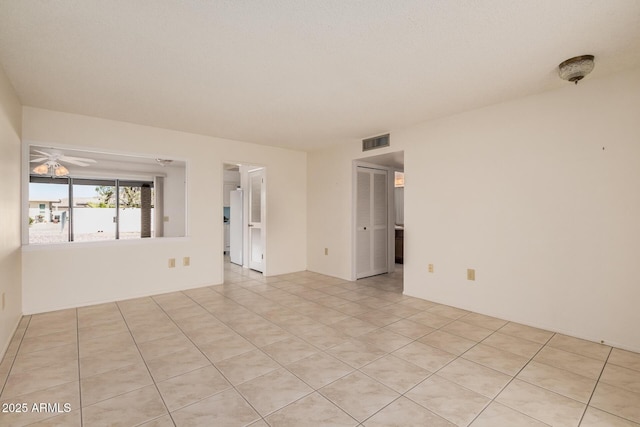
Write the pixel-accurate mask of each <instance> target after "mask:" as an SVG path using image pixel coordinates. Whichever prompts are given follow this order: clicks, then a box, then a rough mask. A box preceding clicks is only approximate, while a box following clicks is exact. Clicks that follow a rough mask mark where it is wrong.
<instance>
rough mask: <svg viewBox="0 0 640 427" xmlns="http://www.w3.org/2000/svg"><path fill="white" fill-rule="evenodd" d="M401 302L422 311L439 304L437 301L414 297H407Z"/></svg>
mask: <svg viewBox="0 0 640 427" xmlns="http://www.w3.org/2000/svg"><path fill="white" fill-rule="evenodd" d="M400 304H402V305H406V306H407V307H412V308H415V309H418V310H420V311H424V310H428V309H430V308H431V307H435V306H436V305H437V304H436V303H435V302H432V301H427V300H424V299H421V298H414V297H407V299H405V300H403V301H400Z"/></svg>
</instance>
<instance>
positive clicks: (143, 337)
mask: <svg viewBox="0 0 640 427" xmlns="http://www.w3.org/2000/svg"><path fill="white" fill-rule="evenodd" d="M179 332H180V329H178V327H177V326H176V325H175V324H174V323H173V322H171V323H168V322H167V323H162V324H158V325H153V324H151V325H139V326H137V327H131V335H133V338H134V339H135V340H136V342H137V343H138V344H140V343H143V342H146V341H153V340H157V339H158V338H163V337H166V336H169V335H175V334H177V333H179Z"/></svg>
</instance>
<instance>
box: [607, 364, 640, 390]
mask: <svg viewBox="0 0 640 427" xmlns="http://www.w3.org/2000/svg"><path fill="white" fill-rule="evenodd" d="M600 381H601V382H603V383H606V384H609V385H612V386H614V387H619V388H623V389H625V390H629V391H632V392H634V393H640V371H636V370H633V369H629V368H623V367H622V366H616V365H613V364H611V363H607V365H606V366H605V367H604V371H603V372H602V376H601V377H600Z"/></svg>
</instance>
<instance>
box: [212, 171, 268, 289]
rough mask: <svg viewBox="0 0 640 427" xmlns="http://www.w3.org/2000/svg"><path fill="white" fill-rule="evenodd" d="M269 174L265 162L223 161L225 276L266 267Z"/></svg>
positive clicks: (259, 270)
mask: <svg viewBox="0 0 640 427" xmlns="http://www.w3.org/2000/svg"><path fill="white" fill-rule="evenodd" d="M265 175H266V168H265V167H263V166H256V165H251V164H243V163H224V164H223V224H224V246H223V260H224V272H225V273H224V275H225V279H227V276H228V275H229V274H232V275H236V274H241V275H244V274H251V275H255V274H260V275H263V274H264V272H265V271H266V258H267V257H266V197H267V195H266V185H265ZM230 272H231V273H230Z"/></svg>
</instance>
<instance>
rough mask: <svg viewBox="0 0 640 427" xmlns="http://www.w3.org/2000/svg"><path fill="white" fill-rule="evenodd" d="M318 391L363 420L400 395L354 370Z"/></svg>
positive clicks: (359, 419) (351, 414)
mask: <svg viewBox="0 0 640 427" xmlns="http://www.w3.org/2000/svg"><path fill="white" fill-rule="evenodd" d="M319 391H320V393H321V394H322V395H323V396H324V397H326V398H327V399H329V400H330V401H332V402H333V403H334V404H336V405H337V406H339V407H340V408H341V409H342V410H343V411H345V412H346V413H347V414H349V415H350V416H352V417H353V418H355V419H356V420H358V421H364V420H365V419H367V418H369V417H370V416H371V415H373V414H374V413H376V412H378V411H379V410H380V409H382V408H383V407H385V406H387V405H388V404H389V403H391V402H392V401H394V400H395V399H396V398H398V397H399V396H400V395H399V394H398V393H396V392H395V391H393V390H391V389H390V388H388V387H385V386H384V385H382V384H380V383H379V382H377V381H376V380H373V379H371V378H369V377H368V376H366V375H364V374H363V373H361V372H354V373H352V374H349V375H347V376H346V377H343V378H341V379H339V380H337V381H335V382H333V383H331V384H329V385H328V386H325V387H323V388H321V389H320V390H319Z"/></svg>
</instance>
